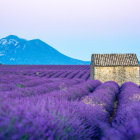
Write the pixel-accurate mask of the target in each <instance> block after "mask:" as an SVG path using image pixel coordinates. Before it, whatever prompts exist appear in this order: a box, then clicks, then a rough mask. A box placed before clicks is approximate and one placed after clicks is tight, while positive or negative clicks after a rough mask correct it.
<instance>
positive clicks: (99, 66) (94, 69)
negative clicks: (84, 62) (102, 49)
mask: <svg viewBox="0 0 140 140" xmlns="http://www.w3.org/2000/svg"><path fill="white" fill-rule="evenodd" d="M139 67H140V65H139V62H138V59H137V56H136V54H93V55H92V58H91V65H90V78H91V79H95V80H100V81H101V82H106V81H116V82H117V83H118V84H119V85H122V84H123V83H124V82H127V81H132V82H134V83H136V84H138V85H140V68H139Z"/></svg>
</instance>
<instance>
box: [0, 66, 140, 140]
mask: <svg viewBox="0 0 140 140" xmlns="http://www.w3.org/2000/svg"><path fill="white" fill-rule="evenodd" d="M0 140H140V87H139V86H138V85H136V84H134V83H132V82H125V83H124V84H123V85H122V86H121V87H119V85H118V84H117V83H116V82H114V81H107V82H105V83H101V82H100V81H99V80H90V66H89V65H63V66H62V65H48V66H47V65H40V66H38V65H34V66H29V65H19V66H12V65H11V66H10V65H9V66H8V65H1V66H0Z"/></svg>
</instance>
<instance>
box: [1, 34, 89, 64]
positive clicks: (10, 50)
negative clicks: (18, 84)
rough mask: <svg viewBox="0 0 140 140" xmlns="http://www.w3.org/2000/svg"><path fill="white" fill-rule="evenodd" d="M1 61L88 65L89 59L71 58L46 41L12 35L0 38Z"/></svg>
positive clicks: (3, 62)
mask: <svg viewBox="0 0 140 140" xmlns="http://www.w3.org/2000/svg"><path fill="white" fill-rule="evenodd" d="M0 63H1V64H10V65H19V64H27V65H32V64H33V65H49V64H52V65H84V64H85V65H86V64H90V62H88V61H81V60H77V59H73V58H70V57H68V56H65V55H63V54H62V53H60V52H58V51H57V50H56V49H54V48H53V47H51V46H50V45H48V44H46V43H45V42H43V41H41V40H39V39H34V40H25V39H21V38H19V37H17V36H14V35H10V36H8V37H5V38H2V39H0Z"/></svg>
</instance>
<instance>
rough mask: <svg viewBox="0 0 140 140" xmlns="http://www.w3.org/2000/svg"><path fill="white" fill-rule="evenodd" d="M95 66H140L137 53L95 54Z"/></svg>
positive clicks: (93, 59) (93, 57) (93, 61)
mask: <svg viewBox="0 0 140 140" xmlns="http://www.w3.org/2000/svg"><path fill="white" fill-rule="evenodd" d="M91 61H92V63H93V65H94V66H139V62H138V59H137V56H136V54H93V55H92V60H91Z"/></svg>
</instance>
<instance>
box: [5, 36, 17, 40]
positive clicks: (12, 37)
mask: <svg viewBox="0 0 140 140" xmlns="http://www.w3.org/2000/svg"><path fill="white" fill-rule="evenodd" d="M5 39H19V37H17V36H16V35H9V36H7V37H5Z"/></svg>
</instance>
